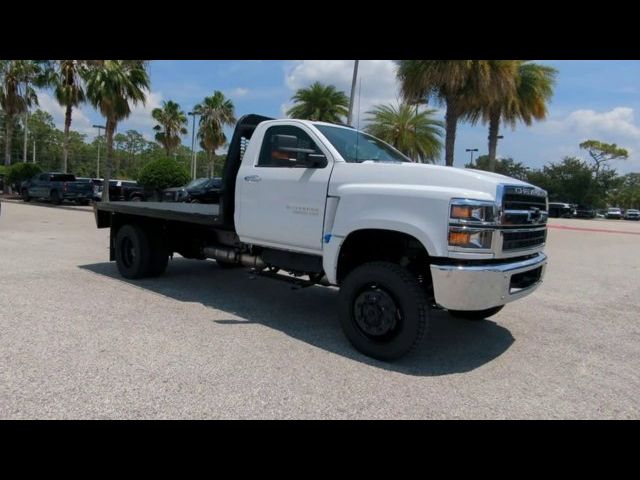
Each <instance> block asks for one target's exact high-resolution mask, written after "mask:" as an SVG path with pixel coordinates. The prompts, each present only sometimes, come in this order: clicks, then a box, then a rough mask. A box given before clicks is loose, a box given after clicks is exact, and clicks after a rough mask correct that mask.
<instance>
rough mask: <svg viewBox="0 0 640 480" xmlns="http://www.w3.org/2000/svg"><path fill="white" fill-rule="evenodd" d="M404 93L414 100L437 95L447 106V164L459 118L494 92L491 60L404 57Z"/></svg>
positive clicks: (450, 160)
mask: <svg viewBox="0 0 640 480" xmlns="http://www.w3.org/2000/svg"><path fill="white" fill-rule="evenodd" d="M397 75H398V79H399V80H400V84H401V90H402V96H403V97H404V99H405V100H406V101H407V102H410V103H413V102H416V101H419V100H421V99H429V98H433V99H435V100H436V101H437V103H439V104H441V105H445V106H446V113H445V124H446V135H445V164H446V165H447V166H452V165H453V160H454V159H453V154H454V148H455V141H456V130H457V126H458V121H459V120H460V119H462V118H464V116H465V115H467V114H468V113H469V112H470V111H471V110H472V108H473V107H474V105H477V102H478V98H480V97H485V96H491V95H494V89H492V88H491V80H492V71H491V66H490V62H489V61H487V60H400V62H399V66H398V71H397Z"/></svg>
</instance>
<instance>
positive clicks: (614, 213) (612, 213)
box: [605, 207, 622, 220]
mask: <svg viewBox="0 0 640 480" xmlns="http://www.w3.org/2000/svg"><path fill="white" fill-rule="evenodd" d="M605 218H615V219H618V220H619V219H621V218H622V210H620V209H619V208H617V207H614V208H609V209H608V210H607V213H606V214H605Z"/></svg>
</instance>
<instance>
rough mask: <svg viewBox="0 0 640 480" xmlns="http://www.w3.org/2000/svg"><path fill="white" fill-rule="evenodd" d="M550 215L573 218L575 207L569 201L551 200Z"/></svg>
mask: <svg viewBox="0 0 640 480" xmlns="http://www.w3.org/2000/svg"><path fill="white" fill-rule="evenodd" d="M549 216H550V217H552V218H571V217H573V216H574V208H573V207H572V206H571V205H570V204H569V203H559V202H549Z"/></svg>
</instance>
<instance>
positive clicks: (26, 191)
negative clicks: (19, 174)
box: [20, 172, 93, 205]
mask: <svg viewBox="0 0 640 480" xmlns="http://www.w3.org/2000/svg"><path fill="white" fill-rule="evenodd" d="M20 195H21V196H22V199H23V200H24V201H25V202H29V201H31V199H32V198H38V199H44V200H49V201H50V202H51V203H54V204H56V205H58V204H60V203H62V201H63V200H73V201H75V202H78V203H80V204H82V205H88V204H89V201H90V200H91V198H92V197H93V185H92V184H91V182H89V181H86V180H81V181H78V180H76V177H75V176H74V175H72V174H70V173H57V172H47V173H39V174H38V175H35V176H34V177H33V178H31V179H30V180H27V181H26V182H23V183H22V185H21V187H20Z"/></svg>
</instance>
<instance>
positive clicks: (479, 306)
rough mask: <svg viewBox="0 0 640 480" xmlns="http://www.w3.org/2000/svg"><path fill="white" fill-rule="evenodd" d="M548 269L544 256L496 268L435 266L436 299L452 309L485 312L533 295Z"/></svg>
mask: <svg viewBox="0 0 640 480" xmlns="http://www.w3.org/2000/svg"><path fill="white" fill-rule="evenodd" d="M546 266H547V257H546V255H545V254H543V253H539V254H538V255H536V256H535V257H533V258H528V259H526V260H521V261H516V262H510V263H501V264H496V265H480V266H458V265H431V278H432V280H433V291H434V295H435V300H436V303H437V304H438V305H439V306H441V307H443V308H446V309H449V310H485V309H487V308H491V307H497V306H498V305H504V304H505V303H508V302H513V301H514V300H518V299H520V298H522V297H524V296H526V295H529V294H530V293H531V292H533V291H534V290H535V289H536V288H537V287H538V285H540V283H542V278H543V277H544V273H545V270H546ZM536 269H540V270H539V271H538V270H536ZM527 272H530V273H529V275H527Z"/></svg>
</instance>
